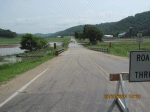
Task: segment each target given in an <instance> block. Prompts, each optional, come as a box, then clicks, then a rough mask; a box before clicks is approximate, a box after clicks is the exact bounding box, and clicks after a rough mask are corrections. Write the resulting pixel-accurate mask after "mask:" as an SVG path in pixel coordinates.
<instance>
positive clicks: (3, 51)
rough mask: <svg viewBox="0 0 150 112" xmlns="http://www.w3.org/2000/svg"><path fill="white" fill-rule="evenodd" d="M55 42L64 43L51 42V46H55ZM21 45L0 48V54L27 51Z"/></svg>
mask: <svg viewBox="0 0 150 112" xmlns="http://www.w3.org/2000/svg"><path fill="white" fill-rule="evenodd" d="M54 43H56V46H61V45H62V42H50V46H51V47H54ZM19 47H20V46H17V47H13V48H0V56H6V55H12V54H19V53H24V51H26V50H21V49H20V48H19Z"/></svg>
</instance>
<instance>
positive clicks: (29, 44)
mask: <svg viewBox="0 0 150 112" xmlns="http://www.w3.org/2000/svg"><path fill="white" fill-rule="evenodd" d="M20 44H21V47H20V49H26V50H30V51H32V50H37V49H41V48H45V47H48V46H49V45H48V41H47V40H46V39H45V38H42V37H36V36H33V35H32V34H28V33H27V34H26V35H23V36H22V37H21V43H20Z"/></svg>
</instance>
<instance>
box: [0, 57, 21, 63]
mask: <svg viewBox="0 0 150 112" xmlns="http://www.w3.org/2000/svg"><path fill="white" fill-rule="evenodd" d="M17 61H22V58H20V57H16V56H9V57H5V58H4V61H3V62H0V65H2V64H4V63H15V62H17Z"/></svg>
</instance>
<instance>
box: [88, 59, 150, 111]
mask: <svg viewBox="0 0 150 112" xmlns="http://www.w3.org/2000/svg"><path fill="white" fill-rule="evenodd" d="M87 58H88V59H89V61H90V62H91V63H92V64H93V65H94V66H97V67H98V68H100V69H101V70H102V71H103V72H105V73H106V74H107V75H108V76H109V73H108V72H106V71H105V70H104V69H103V68H102V67H100V66H99V65H98V64H96V63H95V62H94V61H92V60H91V59H90V58H89V57H87ZM97 67H96V69H97V70H98V71H100V70H99V69H98V68H97ZM100 72H101V71H100ZM101 73H102V72H101ZM102 75H103V76H105V75H104V74H103V73H102ZM105 78H106V79H107V80H108V81H109V79H108V78H107V77H106V76H105ZM116 83H117V82H116ZM126 90H127V89H126ZM127 93H129V94H131V93H130V92H129V91H128V90H127ZM130 103H131V102H130ZM138 103H139V104H140V105H142V106H143V107H144V108H145V109H146V110H147V111H149V112H150V110H149V109H148V108H146V107H145V105H144V104H143V103H142V102H141V101H140V100H138ZM131 106H133V104H131ZM134 109H136V108H135V107H134Z"/></svg>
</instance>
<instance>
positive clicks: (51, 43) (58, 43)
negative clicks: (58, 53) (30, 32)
mask: <svg viewBox="0 0 150 112" xmlns="http://www.w3.org/2000/svg"><path fill="white" fill-rule="evenodd" d="M54 43H56V46H61V45H62V42H50V46H51V47H54Z"/></svg>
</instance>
